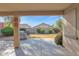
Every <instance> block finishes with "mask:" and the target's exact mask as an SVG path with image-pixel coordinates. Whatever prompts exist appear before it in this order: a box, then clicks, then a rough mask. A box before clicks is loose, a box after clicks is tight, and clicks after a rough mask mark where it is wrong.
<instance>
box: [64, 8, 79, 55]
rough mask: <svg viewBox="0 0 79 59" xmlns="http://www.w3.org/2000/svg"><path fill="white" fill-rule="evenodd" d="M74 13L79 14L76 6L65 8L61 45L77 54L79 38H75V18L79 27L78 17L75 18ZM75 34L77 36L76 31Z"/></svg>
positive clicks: (78, 52)
mask: <svg viewBox="0 0 79 59" xmlns="http://www.w3.org/2000/svg"><path fill="white" fill-rule="evenodd" d="M78 9H79V8H78ZM76 13H77V14H76ZM76 15H77V16H79V10H77V11H76V8H72V9H69V10H68V9H67V10H65V12H64V18H65V19H66V25H65V26H64V33H63V35H64V36H63V45H64V47H65V48H66V49H68V50H69V51H71V52H72V53H74V54H75V55H79V40H76V20H77V23H78V24H77V28H78V29H79V17H78V18H77V19H76ZM77 34H78V37H79V33H78V31H77Z"/></svg>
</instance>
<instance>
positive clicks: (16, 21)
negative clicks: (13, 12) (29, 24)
mask: <svg viewBox="0 0 79 59" xmlns="http://www.w3.org/2000/svg"><path fill="white" fill-rule="evenodd" d="M13 27H14V48H18V47H19V46H20V36H19V17H18V16H14V18H13Z"/></svg>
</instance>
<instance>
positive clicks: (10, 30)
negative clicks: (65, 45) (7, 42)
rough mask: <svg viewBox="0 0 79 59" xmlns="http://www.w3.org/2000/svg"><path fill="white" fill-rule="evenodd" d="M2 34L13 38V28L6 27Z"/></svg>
mask: <svg viewBox="0 0 79 59" xmlns="http://www.w3.org/2000/svg"><path fill="white" fill-rule="evenodd" d="M1 32H2V34H3V35H4V36H13V28H11V27H5V28H3V29H2V30H1Z"/></svg>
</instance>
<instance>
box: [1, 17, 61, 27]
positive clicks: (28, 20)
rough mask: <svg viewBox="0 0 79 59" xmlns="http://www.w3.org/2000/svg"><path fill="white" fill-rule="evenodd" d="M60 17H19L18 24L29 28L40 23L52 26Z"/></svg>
mask: <svg viewBox="0 0 79 59" xmlns="http://www.w3.org/2000/svg"><path fill="white" fill-rule="evenodd" d="M60 17H61V16H21V17H20V24H29V25H31V26H36V25H38V24H41V23H46V24H49V25H52V24H54V23H55V22H56V21H57V20H59V19H60ZM3 21H4V20H3V17H0V22H3Z"/></svg>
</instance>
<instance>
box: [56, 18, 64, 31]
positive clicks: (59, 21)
mask: <svg viewBox="0 0 79 59" xmlns="http://www.w3.org/2000/svg"><path fill="white" fill-rule="evenodd" d="M64 23H65V22H64V20H63V19H59V20H58V21H57V22H56V24H55V28H58V29H59V30H63V26H64Z"/></svg>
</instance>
